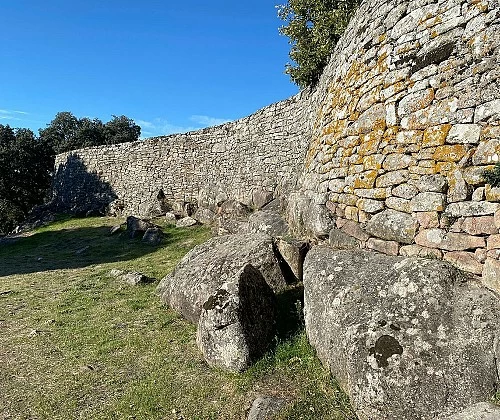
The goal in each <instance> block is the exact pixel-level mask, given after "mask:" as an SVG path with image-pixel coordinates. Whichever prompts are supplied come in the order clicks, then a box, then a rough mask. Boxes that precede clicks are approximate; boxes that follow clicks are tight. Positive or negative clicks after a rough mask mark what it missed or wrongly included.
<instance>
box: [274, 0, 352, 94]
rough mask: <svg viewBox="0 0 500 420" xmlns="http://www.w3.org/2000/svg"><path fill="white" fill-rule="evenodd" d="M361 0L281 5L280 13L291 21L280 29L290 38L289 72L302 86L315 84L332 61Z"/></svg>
mask: <svg viewBox="0 0 500 420" xmlns="http://www.w3.org/2000/svg"><path fill="white" fill-rule="evenodd" d="M360 3H361V0H288V3H287V4H284V5H280V6H278V16H279V18H280V19H282V20H283V21H285V22H286V23H287V24H286V25H285V26H282V27H281V28H280V30H279V31H280V33H281V34H282V35H285V36H287V37H288V38H289V43H290V45H291V46H292V47H291V50H290V58H291V59H292V60H293V61H294V62H295V63H296V64H295V65H292V64H290V63H288V64H286V66H285V67H286V68H285V73H287V74H289V75H290V78H291V80H292V81H293V82H294V83H296V84H297V85H298V86H299V87H300V88H305V87H309V86H314V85H315V84H316V83H317V82H318V80H319V78H320V76H321V73H322V72H323V69H324V68H325V66H326V65H327V63H328V60H329V58H330V55H331V53H332V51H333V47H334V46H335V44H336V43H337V41H338V40H339V39H340V36H341V35H342V33H343V32H344V30H345V28H346V27H347V24H348V23H349V20H350V18H351V16H352V15H353V13H354V11H355V10H356V7H357V6H358V5H359V4H360Z"/></svg>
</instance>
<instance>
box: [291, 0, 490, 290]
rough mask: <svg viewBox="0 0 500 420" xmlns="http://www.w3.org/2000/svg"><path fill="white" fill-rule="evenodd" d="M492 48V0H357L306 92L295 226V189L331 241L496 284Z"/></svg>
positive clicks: (293, 217)
mask: <svg viewBox="0 0 500 420" xmlns="http://www.w3.org/2000/svg"><path fill="white" fill-rule="evenodd" d="M499 49H500V6H499V2H498V1H491V0H490V1H487V0H484V1H479V0H478V1H460V0H448V1H442V0H438V1H436V0H433V1H431V0H412V1H398V2H394V1H388V0H367V1H365V2H364V3H363V4H362V6H361V8H360V10H359V11H358V13H357V14H356V16H355V18H354V19H353V21H352V22H351V24H350V26H349V28H348V30H347V31H346V33H345V34H344V36H343V38H342V40H341V42H340V43H339V44H338V46H337V49H336V51H335V53H334V55H333V58H332V60H331V62H330V64H329V66H328V67H327V69H326V70H325V72H324V74H323V76H322V79H321V81H320V85H319V87H318V89H317V91H316V92H315V102H316V103H317V108H316V113H315V116H314V117H313V122H312V137H311V144H310V146H309V149H308V152H307V156H306V162H305V169H304V172H303V174H302V176H301V179H300V189H299V191H298V192H296V193H294V194H293V197H292V200H291V201H292V202H291V204H292V210H291V211H289V218H290V219H291V221H292V222H294V223H295V228H296V229H297V230H298V231H300V230H301V228H302V230H304V226H303V223H302V226H301V214H300V211H301V210H300V206H298V208H297V205H296V203H297V202H303V198H304V197H306V198H307V199H309V200H310V203H313V204H314V205H316V206H318V207H323V206H324V207H326V208H327V209H328V210H329V211H330V212H331V214H333V215H335V222H336V227H337V228H338V229H340V232H334V236H335V238H337V239H336V240H338V237H339V235H342V234H346V235H348V236H350V237H351V238H352V237H354V238H355V239H356V242H355V243H357V244H358V245H359V246H361V247H365V248H368V249H373V250H376V251H380V252H383V253H386V254H393V255H397V254H400V255H427V256H432V257H435V258H444V259H445V260H448V261H450V262H452V263H454V264H456V265H457V266H458V267H460V268H462V269H464V270H466V271H470V272H473V273H476V274H481V273H484V274H486V275H487V276H486V277H488V278H489V279H490V281H492V282H493V281H497V282H498V281H499V280H496V279H500V262H499V261H498V257H499V253H500V235H499V228H500V212H499V209H500V204H499V203H498V202H499V201H500V189H497V188H491V187H490V186H489V185H485V183H484V180H483V178H482V173H483V172H484V170H485V169H488V168H491V167H492V164H493V163H495V162H497V161H498V159H499V154H500V81H499V76H500V66H499V64H500V58H499V57H500V55H499ZM301 200H302V201H301ZM294 206H295V207H294ZM297 212H298V213H299V214H297ZM308 212H310V208H309V209H308ZM320 227H321V226H320ZM309 233H311V234H314V233H315V232H309ZM350 243H351V244H352V242H350Z"/></svg>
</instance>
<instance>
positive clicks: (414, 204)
mask: <svg viewBox="0 0 500 420" xmlns="http://www.w3.org/2000/svg"><path fill="white" fill-rule="evenodd" d="M445 206H446V195H445V194H440V193H435V192H422V193H420V194H417V195H416V196H415V197H413V198H412V199H411V201H410V208H411V211H417V212H418V211H425V212H428V211H443V210H444V208H445Z"/></svg>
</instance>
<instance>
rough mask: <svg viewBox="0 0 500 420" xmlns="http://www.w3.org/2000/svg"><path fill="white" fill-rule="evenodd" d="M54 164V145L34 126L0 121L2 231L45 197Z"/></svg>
mask: <svg viewBox="0 0 500 420" xmlns="http://www.w3.org/2000/svg"><path fill="white" fill-rule="evenodd" d="M53 166H54V157H53V152H52V149H51V148H50V147H48V145H47V144H45V143H44V142H43V141H42V140H40V139H38V138H37V137H36V136H35V135H34V134H33V132H32V131H31V130H27V129H22V128H21V129H15V130H14V129H12V128H11V127H9V126H8V125H7V126H3V125H0V233H2V232H3V233H7V232H9V231H11V230H12V229H13V228H14V227H15V226H16V225H17V224H18V223H19V222H21V221H22V220H23V219H24V217H26V215H27V214H28V212H29V211H30V210H31V208H32V207H33V206H35V205H37V204H40V203H41V202H42V201H43V199H44V197H45V195H46V193H47V190H48V188H49V187H50V181H51V171H52V169H53Z"/></svg>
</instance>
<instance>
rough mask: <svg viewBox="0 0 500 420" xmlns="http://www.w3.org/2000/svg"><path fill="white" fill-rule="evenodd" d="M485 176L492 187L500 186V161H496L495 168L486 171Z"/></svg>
mask: <svg viewBox="0 0 500 420" xmlns="http://www.w3.org/2000/svg"><path fill="white" fill-rule="evenodd" d="M483 178H484V180H485V181H486V183H487V184H490V185H491V186H492V187H500V162H499V163H496V164H495V166H494V167H493V169H491V170H489V171H484V173H483Z"/></svg>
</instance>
